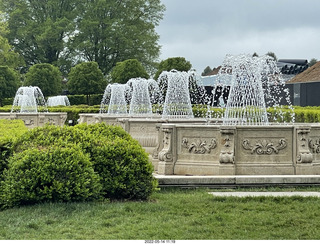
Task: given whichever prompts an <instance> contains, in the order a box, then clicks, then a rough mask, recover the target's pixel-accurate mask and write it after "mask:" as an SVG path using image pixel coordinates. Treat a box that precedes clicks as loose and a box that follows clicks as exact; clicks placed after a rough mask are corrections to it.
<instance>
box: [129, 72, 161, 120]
mask: <svg viewBox="0 0 320 244" xmlns="http://www.w3.org/2000/svg"><path fill="white" fill-rule="evenodd" d="M127 85H128V86H129V87H130V93H131V96H130V101H129V104H130V108H129V114H130V115H132V116H148V117H149V116H152V115H153V111H152V104H157V105H158V106H160V105H161V104H162V101H161V93H160V89H159V86H158V83H157V82H156V81H155V80H153V79H145V78H132V79H130V80H129V81H128V82H127Z"/></svg>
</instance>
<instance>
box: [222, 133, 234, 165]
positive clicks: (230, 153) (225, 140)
mask: <svg viewBox="0 0 320 244" xmlns="http://www.w3.org/2000/svg"><path fill="white" fill-rule="evenodd" d="M220 133H221V144H222V148H221V152H220V156H219V162H220V163H224V164H230V163H231V164H233V163H234V133H235V128H233V127H232V128H230V129H223V128H222V129H221V130H220Z"/></svg>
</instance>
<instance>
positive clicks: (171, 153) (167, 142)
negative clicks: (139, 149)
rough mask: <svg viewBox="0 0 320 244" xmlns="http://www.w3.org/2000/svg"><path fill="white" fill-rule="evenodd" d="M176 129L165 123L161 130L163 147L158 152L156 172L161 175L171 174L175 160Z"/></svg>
mask: <svg viewBox="0 0 320 244" xmlns="http://www.w3.org/2000/svg"><path fill="white" fill-rule="evenodd" d="M175 131H176V129H175V126H174V125H165V126H164V127H163V128H162V132H163V148H162V150H161V151H160V152H159V154H158V159H159V163H158V173H159V174H162V175H173V174H174V164H175V160H176V158H177V157H176V152H177V148H176V147H177V142H176V140H175V137H176V135H175V134H176V133H175Z"/></svg>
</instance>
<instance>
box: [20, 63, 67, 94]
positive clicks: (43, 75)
mask: <svg viewBox="0 0 320 244" xmlns="http://www.w3.org/2000/svg"><path fill="white" fill-rule="evenodd" d="M61 83H62V74H61V72H60V70H59V69H58V68H57V67H55V66H53V65H52V64H46V63H43V64H35V65H33V66H31V67H30V69H29V70H28V72H27V74H26V85H28V86H38V87H39V88H40V89H41V91H42V93H43V95H44V96H54V95H59V94H61V87H62V85H61Z"/></svg>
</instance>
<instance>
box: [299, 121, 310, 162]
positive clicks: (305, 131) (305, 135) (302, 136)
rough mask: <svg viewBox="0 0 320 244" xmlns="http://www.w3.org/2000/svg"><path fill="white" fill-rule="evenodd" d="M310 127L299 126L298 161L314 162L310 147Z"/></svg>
mask: <svg viewBox="0 0 320 244" xmlns="http://www.w3.org/2000/svg"><path fill="white" fill-rule="evenodd" d="M309 134H310V127H306V126H304V127H297V128H296V138H297V140H296V141H297V147H296V148H297V154H296V155H297V163H312V160H313V155H312V153H311V152H310V149H309Z"/></svg>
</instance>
